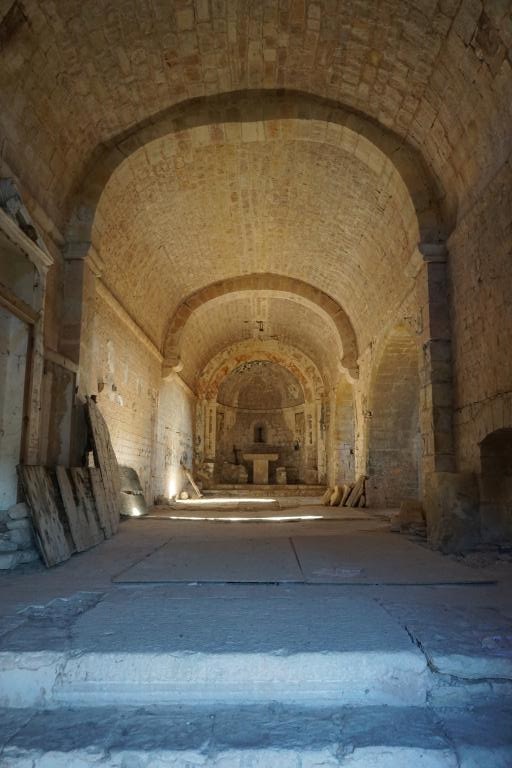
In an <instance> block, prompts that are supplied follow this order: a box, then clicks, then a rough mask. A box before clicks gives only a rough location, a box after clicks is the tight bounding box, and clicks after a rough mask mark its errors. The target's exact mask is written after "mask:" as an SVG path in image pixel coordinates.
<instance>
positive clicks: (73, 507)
mask: <svg viewBox="0 0 512 768" xmlns="http://www.w3.org/2000/svg"><path fill="white" fill-rule="evenodd" d="M70 472H71V470H68V469H66V468H65V467H57V468H56V475H57V482H58V485H59V490H60V493H61V496H62V501H63V504H64V513H65V515H66V517H67V520H68V524H69V530H70V532H71V538H72V539H73V543H74V545H75V549H76V551H77V552H84V551H85V550H87V549H90V548H91V547H93V546H94V545H95V544H98V542H99V541H101V540H102V539H103V536H102V534H101V531H100V529H99V526H98V523H97V521H96V519H95V514H94V502H93V506H92V510H91V509H90V508H87V506H86V505H87V493H86V489H85V488H84V487H83V483H82V484H81V485H80V488H81V494H80V496H79V494H78V493H77V489H76V486H75V483H74V480H73V478H72V476H71V474H70ZM75 472H78V473H80V472H83V470H79V469H78V470H75ZM80 477H81V475H79V478H80ZM86 477H87V480H89V477H88V476H87V475H86ZM79 482H80V480H79ZM84 493H85V497H86V498H84ZM89 500H90V501H92V495H91V493H90V491H89ZM91 512H92V516H91Z"/></svg>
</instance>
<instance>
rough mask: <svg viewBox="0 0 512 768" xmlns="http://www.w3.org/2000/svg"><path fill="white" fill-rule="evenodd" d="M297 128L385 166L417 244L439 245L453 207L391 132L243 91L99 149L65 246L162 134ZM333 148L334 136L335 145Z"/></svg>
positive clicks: (256, 133) (333, 110) (173, 114)
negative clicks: (126, 168)
mask: <svg viewBox="0 0 512 768" xmlns="http://www.w3.org/2000/svg"><path fill="white" fill-rule="evenodd" d="M279 120H284V121H290V120H296V121H298V123H299V125H298V130H299V132H300V124H306V125H307V126H308V127H310V128H311V127H312V128H313V131H314V133H315V134H316V135H317V137H318V138H317V140H318V141H322V142H325V141H327V142H328V141H329V140H330V136H329V134H330V130H331V129H333V128H334V129H336V127H337V128H341V129H342V132H343V133H344V134H345V136H346V137H348V139H349V143H351V144H352V145H353V144H354V142H356V147H355V151H356V152H357V154H358V156H360V157H361V159H363V160H364V161H365V162H367V163H369V164H372V163H376V164H381V163H382V160H383V159H387V160H389V162H390V163H391V164H392V165H393V166H394V168H395V169H396V171H397V173H398V174H399V176H400V178H401V180H402V182H403V184H404V185H405V187H406V188H407V192H408V195H409V197H410V199H411V201H412V204H413V206H414V210H415V213H416V217H417V220H418V229H419V239H420V240H421V241H425V242H441V241H442V242H444V241H445V240H446V237H447V236H448V234H449V233H450V231H451V229H452V228H453V223H454V221H455V208H456V206H455V202H454V201H448V200H446V199H445V196H444V195H443V191H442V190H440V189H439V185H438V182H437V180H436V179H434V177H433V176H432V175H431V173H430V172H429V170H428V169H427V165H426V163H425V161H424V160H423V157H422V155H421V154H420V153H419V152H418V150H416V149H414V148H413V147H412V146H411V145H409V144H407V143H406V142H404V140H403V139H402V138H400V137H399V136H397V135H396V134H395V133H393V132H392V131H391V130H389V129H387V128H385V127H384V126H382V125H381V124H379V123H378V122H376V121H374V120H372V119H370V118H368V117H366V116H365V115H363V114H361V113H357V112H355V111H353V110H349V109H348V108H346V107H344V106H342V105H340V104H339V103H337V102H334V101H331V100H327V99H322V98H320V97H317V96H312V95H310V94H307V93H303V92H298V91H278V90H265V91H260V90H249V91H237V92H231V93H224V94H219V95H215V96H207V97H201V98H197V99H191V100H188V101H185V102H181V103H180V104H178V105H176V106H174V107H171V108H170V109H167V110H164V111H163V112H160V113H158V114H156V115H153V116H152V117H151V118H150V119H147V120H144V121H142V122H141V123H139V124H138V125H136V126H134V127H132V128H130V129H129V130H128V131H125V132H123V133H121V134H119V135H117V136H115V137H114V138H113V139H111V141H109V142H108V143H104V144H101V145H99V146H98V147H97V148H96V151H95V152H94V153H93V155H92V157H91V160H90V161H89V163H88V165H87V168H86V171H85V174H84V179H83V182H82V184H81V185H80V186H79V188H78V191H77V193H76V194H75V196H74V199H73V201H71V206H70V207H71V210H72V215H71V220H70V223H69V227H68V231H67V241H68V247H70V245H71V244H72V243H91V242H92V226H93V220H94V216H95V211H96V207H97V204H98V201H99V199H100V197H101V194H102V191H103V189H104V188H105V186H106V184H107V182H108V180H109V179H110V177H111V176H112V174H113V173H114V171H115V170H116V169H117V168H118V167H119V166H120V165H121V164H122V163H123V162H124V160H125V159H126V158H128V157H129V156H130V155H131V154H133V153H134V152H136V151H137V150H139V149H141V148H142V147H144V146H145V145H147V144H149V143H151V142H153V141H155V140H158V139H161V138H163V137H165V136H168V135H173V134H178V133H181V132H183V131H187V130H192V129H200V130H199V133H198V134H197V140H198V141H199V142H202V143H221V142H222V141H223V140H225V136H224V134H223V132H222V131H220V132H219V131H218V130H217V129H218V127H219V126H220V125H223V124H225V125H232V124H237V123H238V124H241V125H242V126H245V128H242V139H244V133H245V139H246V140H248V141H258V140H261V139H266V140H271V139H272V138H273V136H274V135H275V131H276V125H275V122H276V121H279ZM335 140H336V142H339V141H340V139H339V136H337V137H336V138H335Z"/></svg>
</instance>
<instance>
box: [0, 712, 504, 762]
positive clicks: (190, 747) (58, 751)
mask: <svg viewBox="0 0 512 768" xmlns="http://www.w3.org/2000/svg"><path fill="white" fill-rule="evenodd" d="M0 750H1V751H0V758H1V760H0V762H1V765H2V766H3V768H4V767H5V768H22V766H23V768H26V766H27V765H30V766H31V768H50V766H51V768H61V767H62V768H64V766H65V768H75V767H76V768H83V766H84V765H91V764H94V765H96V766H98V765H99V766H113V767H114V766H115V767H116V768H121V766H123V767H126V766H128V765H130V766H131V765H148V764H150V765H151V766H152V768H159V766H161V767H162V768H164V766H167V767H168V768H169V767H171V766H172V767H174V766H175V767H176V768H177V767H178V766H180V768H185V766H194V767H197V766H214V768H237V767H238V768H245V766H247V768H249V766H250V767H251V768H269V766H276V767H277V766H279V768H299V766H300V768H313V767H314V766H319V765H321V766H322V768H337V767H338V766H339V767H343V766H347V768H348V766H350V767H351V768H354V766H355V767H357V768H363V767H364V768H369V767H370V766H371V767H372V768H410V766H411V765H415V764H419V765H421V766H422V768H461V767H462V766H472V768H474V766H478V767H479V768H483V766H485V768H505V766H509V765H510V757H511V754H512V710H511V709H508V710H500V711H498V712H497V711H496V710H495V709H494V708H493V707H489V706H488V707H481V708H475V709H473V710H472V711H470V712H468V711H466V710H456V711H454V710H436V711H433V710H431V709H428V708H421V707H409V708H404V707H398V708H397V707H363V708H359V709H354V708H350V707H342V708H317V709H300V708H297V707H286V706H279V705H270V706H269V705H266V706H261V705H260V706H252V707H248V706H246V707H243V706H242V707H234V708H233V707H232V708H221V709H211V708H208V707H196V708H191V707H160V708H157V707H151V708H142V709H141V708H130V707H122V708H119V707H114V708H108V709H105V708H102V707H99V708H98V707H96V708H85V709H83V708H81V709H71V708H68V709H65V710H59V711H57V712H56V711H37V710H33V709H29V710H27V709H23V710H3V711H2V710H0ZM24 761H25V762H24ZM148 761H150V762H149V763H148Z"/></svg>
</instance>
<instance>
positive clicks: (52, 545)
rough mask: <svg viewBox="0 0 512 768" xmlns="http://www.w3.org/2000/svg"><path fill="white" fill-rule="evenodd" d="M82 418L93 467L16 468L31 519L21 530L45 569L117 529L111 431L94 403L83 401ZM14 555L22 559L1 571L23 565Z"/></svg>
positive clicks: (117, 494)
mask: <svg viewBox="0 0 512 768" xmlns="http://www.w3.org/2000/svg"><path fill="white" fill-rule="evenodd" d="M85 412H86V417H87V423H88V428H89V442H90V446H91V449H92V453H93V456H94V464H95V466H93V467H71V468H66V467H55V468H53V469H52V468H48V467H43V466H29V465H24V464H22V465H20V466H19V467H18V472H19V476H20V480H21V484H22V487H23V490H24V493H25V499H26V506H25V505H24V506H25V509H27V508H28V511H29V513H30V520H29V519H28V517H27V518H26V523H25V525H24V526H23V527H24V528H25V532H26V533H27V535H28V531H30V534H31V536H32V535H33V539H34V541H35V544H36V545H37V549H38V550H39V552H40V554H41V557H42V559H43V562H44V563H45V565H46V566H47V567H48V568H49V567H51V566H53V565H57V564H58V563H62V562H64V561H65V560H68V559H69V558H70V557H71V555H72V554H74V553H75V552H83V551H85V550H87V549H89V548H90V547H94V546H96V544H99V542H100V541H103V540H104V539H108V538H110V537H111V536H113V535H114V534H115V533H116V532H117V530H118V528H119V521H120V510H121V484H120V479H119V467H118V464H117V459H116V456H115V453H114V449H113V448H112V443H111V440H110V435H109V431H108V428H107V425H106V423H105V421H104V419H103V417H102V415H101V413H100V411H99V409H98V406H97V404H96V402H95V400H94V399H93V398H87V402H86V406H85ZM17 506H18V505H17ZM9 513H10V511H9ZM21 520H24V518H21ZM12 523H15V520H14V519H13V520H12ZM7 527H8V529H9V522H8V523H7ZM19 527H22V526H19ZM18 535H19V534H18ZM20 538H21V537H20ZM16 554H20V555H21V556H19V557H17V558H12V559H11V560H12V565H9V566H7V565H6V566H5V567H15V565H18V564H20V563H22V562H27V561H26V560H24V559H23V557H24V556H23V555H22V554H21V553H16ZM25 557H28V556H25ZM32 559H34V558H32ZM6 562H7V561H6Z"/></svg>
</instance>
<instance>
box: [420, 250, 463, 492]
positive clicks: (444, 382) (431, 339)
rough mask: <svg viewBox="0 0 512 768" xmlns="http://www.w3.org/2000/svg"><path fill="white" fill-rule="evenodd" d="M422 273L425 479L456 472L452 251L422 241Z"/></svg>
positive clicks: (421, 419) (422, 416)
mask: <svg viewBox="0 0 512 768" xmlns="http://www.w3.org/2000/svg"><path fill="white" fill-rule="evenodd" d="M419 251H420V254H421V256H422V262H421V266H420V268H419V271H418V273H417V275H416V295H417V301H418V307H419V328H418V332H419V334H420V365H419V374H420V431H421V439H422V475H423V479H424V478H425V477H426V476H427V475H428V474H430V473H432V472H453V471H454V469H455V463H454V445H453V423H452V420H453V410H452V408H453V405H452V398H453V393H452V388H453V382H452V359H451V327H450V310H449V294H448V274H447V263H446V261H447V252H446V247H445V246H444V245H428V244H424V243H423V244H421V245H420V246H419Z"/></svg>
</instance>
